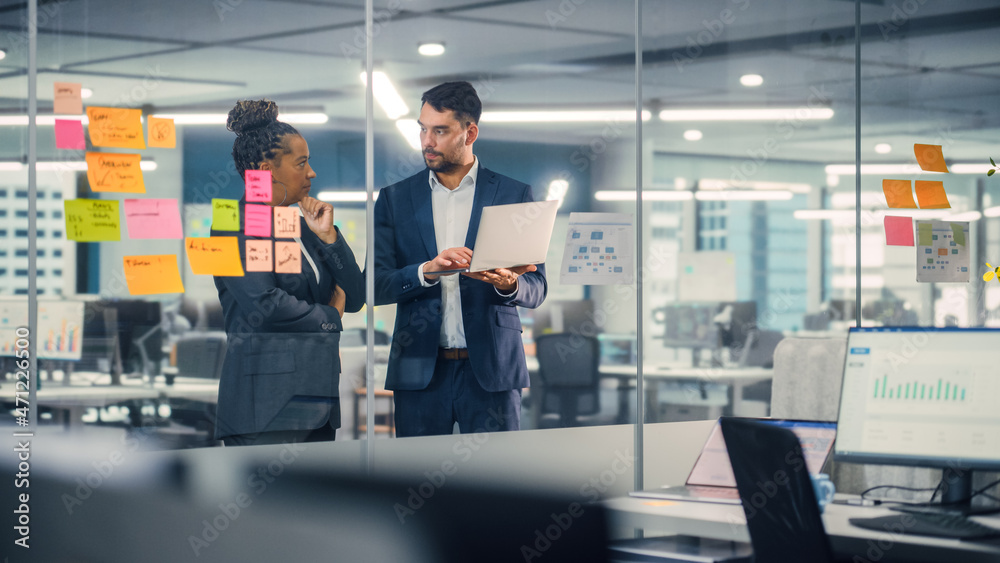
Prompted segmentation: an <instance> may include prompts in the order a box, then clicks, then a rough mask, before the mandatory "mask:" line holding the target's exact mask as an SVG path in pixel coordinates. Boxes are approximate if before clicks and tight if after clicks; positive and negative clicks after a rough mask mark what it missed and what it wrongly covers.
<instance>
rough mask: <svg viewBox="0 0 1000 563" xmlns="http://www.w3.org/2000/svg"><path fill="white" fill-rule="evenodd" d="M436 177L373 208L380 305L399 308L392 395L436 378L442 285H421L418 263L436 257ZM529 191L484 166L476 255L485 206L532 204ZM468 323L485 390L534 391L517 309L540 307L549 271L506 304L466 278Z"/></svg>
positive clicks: (473, 224)
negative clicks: (432, 183) (433, 203)
mask: <svg viewBox="0 0 1000 563" xmlns="http://www.w3.org/2000/svg"><path fill="white" fill-rule="evenodd" d="M429 173H430V171H429V170H428V169H426V168H425V169H424V170H423V171H422V172H419V173H417V174H416V175H414V176H411V177H409V178H407V179H405V180H403V181H401V182H398V183H396V184H393V185H391V186H389V187H387V188H383V189H382V190H381V191H380V192H379V197H378V200H377V201H376V202H375V304H376V305H384V304H388V303H396V304H397V307H396V325H395V329H394V331H393V338H392V347H391V349H390V352H389V370H388V374H387V376H386V384H385V387H386V389H390V390H401V391H412V390H419V389H424V388H426V387H427V385H428V384H429V383H430V381H431V377H432V376H433V374H434V365H435V363H436V362H437V353H438V344H439V339H440V333H441V322H442V309H441V284H440V283H438V284H435V285H433V286H431V287H424V286H423V285H421V283H420V280H419V278H418V276H419V267H420V264H422V263H424V262H426V261H428V260H431V259H432V258H434V257H435V256H437V255H438V253H439V252H440V250H443V249H439V248H437V242H436V238H435V236H434V213H433V211H432V209H431V188H430V185H429V184H428V174H429ZM532 200H533V198H532V194H531V186H528V185H527V184H524V183H522V182H518V181H517V180H513V179H511V178H508V177H506V176H502V175H500V174H497V173H495V172H493V171H491V170H488V169H486V168H483V167H482V166H480V168H479V173H478V176H477V180H476V193H475V196H474V197H473V204H472V216H471V217H470V219H469V230H468V234H467V235H466V239H465V246H466V247H468V248H470V249H472V250H473V252H475V246H476V234H477V232H478V231H479V219H480V217H482V212H483V207H486V206H490V205H501V204H507V203H520V202H526V201H532ZM459 288H460V289H459V291H460V293H461V297H462V320H463V322H464V325H465V339H466V345H467V346H468V350H469V362H470V363H471V365H472V369H473V371H474V372H475V374H476V379H477V380H478V381H479V384H480V385H482V387H483V389H485V390H487V391H509V390H512V389H520V388H523V387H528V368H527V365H526V364H525V361H524V346H523V344H522V343H521V319H520V317H518V315H517V308H516V307H518V306H520V307H528V308H532V309H533V308H535V307H538V306H539V305H541V304H542V301H543V300H544V299H545V294H546V292H547V291H548V286H547V284H546V282H545V266H544V265H541V264H540V265H538V271H536V272H529V273H526V274H524V275H522V276H520V277H519V278H518V290H517V293H516V295H514V296H513V297H511V298H505V297H502V296H501V295H499V294H498V293H497V291H496V289H495V288H494V287H493V286H492V285H490V284H488V283H486V282H482V281H479V280H476V279H473V278H470V277H468V276H461V277H460V281H459Z"/></svg>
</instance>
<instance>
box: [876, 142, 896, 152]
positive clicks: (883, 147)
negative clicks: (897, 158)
mask: <svg viewBox="0 0 1000 563" xmlns="http://www.w3.org/2000/svg"><path fill="white" fill-rule="evenodd" d="M875 152H877V153H879V154H889V153H891V152H892V145H890V144H889V143H878V144H877V145H875Z"/></svg>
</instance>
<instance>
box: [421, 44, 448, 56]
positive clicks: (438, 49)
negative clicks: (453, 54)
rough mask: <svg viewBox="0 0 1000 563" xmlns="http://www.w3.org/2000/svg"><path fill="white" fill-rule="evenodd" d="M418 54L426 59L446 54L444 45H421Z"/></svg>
mask: <svg viewBox="0 0 1000 563" xmlns="http://www.w3.org/2000/svg"><path fill="white" fill-rule="evenodd" d="M417 52H418V53H420V54H421V55H423V56H425V57H437V56H440V55H443V54H444V43H420V44H418V45H417Z"/></svg>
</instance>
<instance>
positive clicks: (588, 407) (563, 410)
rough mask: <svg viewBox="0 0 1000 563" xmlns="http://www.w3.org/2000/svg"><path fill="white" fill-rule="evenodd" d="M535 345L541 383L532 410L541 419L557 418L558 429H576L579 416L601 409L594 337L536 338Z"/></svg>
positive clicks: (544, 336)
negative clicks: (547, 417)
mask: <svg viewBox="0 0 1000 563" xmlns="http://www.w3.org/2000/svg"><path fill="white" fill-rule="evenodd" d="M535 345H536V352H535V354H536V356H537V357H538V377H539V379H540V380H541V381H540V383H541V385H540V386H539V388H538V389H536V390H535V392H536V393H537V394H538V395H540V397H539V399H540V400H539V401H538V404H537V406H536V408H538V409H541V410H540V414H541V415H542V417H544V416H545V415H546V414H556V415H558V426H559V427H567V426H579V425H580V422H581V421H580V419H579V417H580V416H582V415H592V414H596V413H597V412H598V411H599V410H600V407H601V405H600V385H599V384H600V375H599V373H598V367H597V366H598V363H599V362H600V355H601V346H600V343H599V342H598V340H597V338H595V337H587V336H582V335H579V334H570V333H559V334H544V335H542V336H539V337H536V338H535ZM542 422H544V418H542V419H540V424H541V423H542Z"/></svg>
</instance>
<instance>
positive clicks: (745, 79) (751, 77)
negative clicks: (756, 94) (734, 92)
mask: <svg viewBox="0 0 1000 563" xmlns="http://www.w3.org/2000/svg"><path fill="white" fill-rule="evenodd" d="M763 83H764V77H763V76H761V75H759V74H744V75H743V76H741V77H740V84H742V85H744V86H746V87H747V88H754V87H756V86H760V85H761V84H763Z"/></svg>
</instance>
